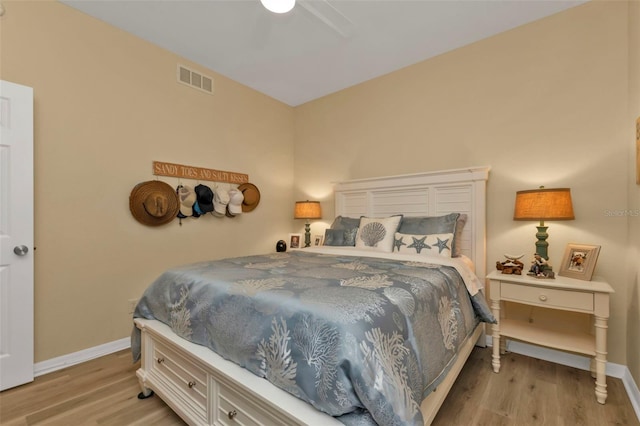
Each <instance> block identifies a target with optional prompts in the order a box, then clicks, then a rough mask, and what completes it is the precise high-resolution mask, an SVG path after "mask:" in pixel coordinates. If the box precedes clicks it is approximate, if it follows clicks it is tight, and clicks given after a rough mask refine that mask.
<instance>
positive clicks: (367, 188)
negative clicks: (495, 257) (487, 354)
mask: <svg viewBox="0 0 640 426" xmlns="http://www.w3.org/2000/svg"><path fill="white" fill-rule="evenodd" d="M488 175H489V167H473V168H468V169H456V170H445V171H436V172H427V173H419V174H412V175H402V176H392V177H381V178H372V179H359V180H352V181H348V182H342V183H337V184H336V185H335V210H336V216H337V215H342V216H349V217H359V216H361V215H366V216H378V217H382V216H388V215H391V214H397V213H402V214H404V215H406V216H439V215H444V214H447V213H452V212H460V213H465V214H466V215H467V216H468V219H467V223H466V225H465V227H464V232H463V234H462V236H463V238H462V244H461V249H462V253H463V254H464V255H466V256H468V257H469V258H470V259H471V260H472V261H473V262H474V264H475V267H476V275H477V276H478V277H479V278H480V280H481V281H482V282H484V277H485V272H486V257H485V236H486V231H485V211H486V205H485V199H486V181H487V179H488ZM135 323H136V326H137V327H138V328H139V329H140V330H141V331H142V362H141V367H140V368H139V369H138V371H137V373H136V374H137V376H138V379H139V381H140V386H141V387H142V392H141V394H140V395H139V397H140V398H144V397H147V396H150V395H151V394H152V390H153V391H154V392H155V393H156V394H158V395H159V396H160V397H161V398H162V399H163V400H164V401H165V402H166V403H167V405H169V406H170V407H171V408H172V409H173V410H174V411H175V412H176V413H177V414H178V415H179V416H180V417H182V418H183V419H184V420H185V421H186V422H187V423H188V424H191V425H203V424H211V425H230V426H231V425H243V426H244V425H322V426H324V425H331V424H336V425H339V424H342V423H340V422H338V421H337V420H336V419H334V418H333V417H330V416H328V415H326V414H324V413H321V412H319V411H317V410H316V409H315V408H313V407H312V406H311V405H309V404H307V403H305V402H304V401H302V400H300V399H298V398H296V397H294V396H292V395H290V394H288V393H286V392H285V391H283V390H280V389H279V388H277V387H275V386H274V385H272V384H271V383H269V382H268V381H267V380H265V379H263V378H260V377H257V376H255V375H254V374H252V373H250V372H249V371H248V370H246V369H244V368H242V367H240V366H238V365H237V364H235V363H233V362H230V361H227V360H225V359H223V358H222V357H220V356H219V355H217V354H216V353H215V352H213V351H211V350H209V349H208V348H206V347H204V346H200V345H196V344H193V343H190V342H188V341H186V340H184V339H182V338H180V337H178V336H177V335H176V334H174V333H173V332H172V331H171V329H170V328H169V327H167V326H166V325H164V324H162V323H161V322H159V321H155V320H145V319H139V318H137V319H135ZM478 341H479V343H480V344H482V343H483V342H484V327H483V324H480V325H478V327H476V330H475V331H474V333H473V335H472V336H471V337H470V338H469V339H468V340H467V341H466V342H465V343H464V344H463V346H462V347H461V350H460V353H459V354H458V357H457V360H456V362H455V364H454V365H453V367H452V368H451V370H450V371H449V373H448V374H447V377H446V378H445V380H444V381H443V382H442V383H441V384H440V385H439V386H438V388H437V389H436V390H435V391H434V392H432V393H431V394H430V395H429V396H428V397H427V398H426V399H425V400H424V401H423V403H422V405H421V411H422V413H423V417H424V421H425V425H429V424H431V422H432V421H433V419H434V417H435V415H436V414H437V412H438V409H439V408H440V406H441V405H442V403H443V401H444V399H445V397H446V396H447V393H448V392H449V390H450V389H451V386H452V385H453V383H454V381H455V379H456V377H457V376H458V374H459V372H460V370H461V369H462V367H463V365H464V363H465V362H466V360H467V358H468V357H469V354H470V353H471V350H472V349H473V346H474V345H475V344H476V342H478ZM483 346H484V345H483Z"/></svg>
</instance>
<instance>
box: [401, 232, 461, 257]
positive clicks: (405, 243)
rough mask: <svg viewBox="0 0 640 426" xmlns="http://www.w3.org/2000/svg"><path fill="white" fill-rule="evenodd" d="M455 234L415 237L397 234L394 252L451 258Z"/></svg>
mask: <svg viewBox="0 0 640 426" xmlns="http://www.w3.org/2000/svg"><path fill="white" fill-rule="evenodd" d="M452 244H453V233H450V234H430V235H414V234H401V233H399V232H396V234H395V239H394V241H393V251H394V252H398V253H402V254H421V255H423V256H434V255H435V256H442V257H451V245H452Z"/></svg>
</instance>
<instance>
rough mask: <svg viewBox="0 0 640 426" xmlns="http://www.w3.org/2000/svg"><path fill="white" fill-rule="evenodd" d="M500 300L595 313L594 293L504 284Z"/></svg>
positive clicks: (501, 288)
mask: <svg viewBox="0 0 640 426" xmlns="http://www.w3.org/2000/svg"><path fill="white" fill-rule="evenodd" d="M500 298H501V299H502V300H511V301H514V302H522V303H529V304H535V305H540V306H548V307H550V308H558V309H571V310H576V311H581V312H593V293H586V292H582V291H568V290H558V289H552V288H543V287H533V286H526V285H519V284H511V283H505V282H503V283H502V285H501V286H500Z"/></svg>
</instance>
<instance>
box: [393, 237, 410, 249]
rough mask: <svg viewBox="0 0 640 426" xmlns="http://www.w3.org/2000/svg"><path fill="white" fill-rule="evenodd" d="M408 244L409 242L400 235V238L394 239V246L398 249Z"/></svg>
mask: <svg viewBox="0 0 640 426" xmlns="http://www.w3.org/2000/svg"><path fill="white" fill-rule="evenodd" d="M406 245H407V243H405V242H403V241H402V237H400V239H396V238H394V239H393V247H394V248H395V249H396V250H398V251H400V247H402V246H406Z"/></svg>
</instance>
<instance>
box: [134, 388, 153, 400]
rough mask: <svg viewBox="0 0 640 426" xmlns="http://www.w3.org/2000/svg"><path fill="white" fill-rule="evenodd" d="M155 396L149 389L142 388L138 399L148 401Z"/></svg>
mask: <svg viewBox="0 0 640 426" xmlns="http://www.w3.org/2000/svg"><path fill="white" fill-rule="evenodd" d="M153 395H154V393H153V391H152V390H151V389H149V388H145V387H143V388H142V392H140V393H139V394H138V399H147V398H151V397H152V396H153Z"/></svg>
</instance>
